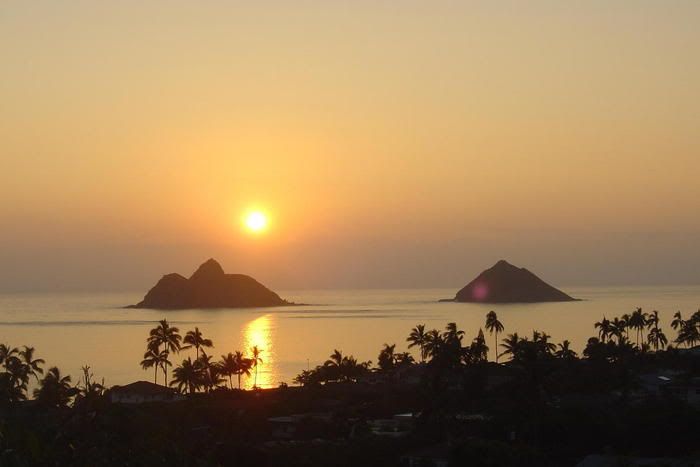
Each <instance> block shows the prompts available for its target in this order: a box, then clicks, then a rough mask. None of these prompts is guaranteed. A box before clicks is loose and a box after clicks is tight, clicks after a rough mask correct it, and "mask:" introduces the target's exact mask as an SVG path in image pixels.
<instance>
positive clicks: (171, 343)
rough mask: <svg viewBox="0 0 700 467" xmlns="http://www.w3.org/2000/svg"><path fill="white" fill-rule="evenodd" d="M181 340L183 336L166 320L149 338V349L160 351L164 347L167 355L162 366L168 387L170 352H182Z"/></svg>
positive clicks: (152, 331) (159, 324) (153, 330)
mask: <svg viewBox="0 0 700 467" xmlns="http://www.w3.org/2000/svg"><path fill="white" fill-rule="evenodd" d="M181 340H182V336H180V330H179V329H178V328H176V327H175V326H170V324H168V320H166V319H162V320H160V321H159V322H158V326H156V327H155V328H153V329H151V332H150V335H149V337H148V346H149V347H155V349H157V350H160V347H161V346H163V350H164V351H165V353H166V359H165V360H164V361H163V362H162V364H161V368H162V369H163V374H164V376H165V385H166V386H167V385H168V365H170V361H169V360H168V359H167V354H170V352H178V351H179V350H180V341H181Z"/></svg>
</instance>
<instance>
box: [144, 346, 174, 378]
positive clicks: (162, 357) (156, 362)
mask: <svg viewBox="0 0 700 467" xmlns="http://www.w3.org/2000/svg"><path fill="white" fill-rule="evenodd" d="M167 359H168V352H166V351H165V350H160V351H159V350H158V349H157V348H155V347H149V348H148V349H147V350H146V353H144V354H143V360H141V368H143V369H144V370H147V369H148V368H153V383H155V384H158V369H159V368H162V367H163V365H164V363H163V362H164V361H166V360H167Z"/></svg>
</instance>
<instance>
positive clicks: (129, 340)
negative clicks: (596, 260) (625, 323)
mask: <svg viewBox="0 0 700 467" xmlns="http://www.w3.org/2000/svg"><path fill="white" fill-rule="evenodd" d="M562 290H564V291H566V292H567V293H569V294H570V295H572V296H574V297H577V298H580V299H582V300H581V301H577V302H564V303H538V304H517V305H516V304H512V305H511V304H509V305H503V304H500V305H492V304H466V303H438V299H440V298H451V297H453V296H454V293H455V290H454V289H420V290H418V289H410V290H377V289H372V290H291V291H281V292H280V295H281V296H282V297H283V298H286V299H288V300H291V301H295V302H299V303H310V304H312V305H305V306H295V307H280V308H255V309H213V310H199V309H192V310H177V311H163V310H138V309H124V308H122V307H123V306H124V305H128V304H132V303H136V302H138V301H139V300H140V299H141V298H142V294H141V293H102V294H68V293H66V294H4V295H0V342H3V343H7V344H10V345H12V346H15V347H17V346H22V345H28V346H32V347H35V348H36V356H37V357H38V358H43V359H44V360H46V367H49V366H58V367H59V368H60V369H61V370H62V372H64V373H66V374H70V375H71V376H72V377H73V381H74V382H76V381H77V379H78V377H79V376H80V374H81V372H80V368H81V367H82V366H83V365H89V366H90V367H91V369H92V371H93V373H94V374H95V376H96V378H97V379H98V380H101V379H102V378H104V381H105V384H106V385H108V386H112V385H122V384H127V383H130V382H133V381H138V380H148V381H152V380H153V372H152V371H151V370H148V371H144V370H142V369H141V367H140V365H139V363H140V361H141V359H142V357H143V353H144V350H145V342H146V338H147V336H148V332H149V330H150V329H151V328H152V327H153V326H154V325H155V324H156V322H157V321H158V320H160V319H163V318H166V319H167V320H168V321H169V322H171V323H172V324H173V325H174V326H177V327H178V328H179V329H180V331H181V334H183V335H184V333H185V332H187V331H188V330H190V329H194V327H195V326H197V327H199V329H200V330H201V331H202V333H203V334H204V336H205V337H208V338H210V339H212V340H213V341H214V348H213V349H207V353H209V354H213V355H214V356H215V359H219V358H220V356H221V355H222V354H225V353H228V352H234V351H236V350H241V351H243V352H247V351H248V350H249V349H250V347H252V346H253V345H257V346H258V347H259V348H261V349H262V350H263V352H262V355H261V356H262V359H263V363H262V364H261V366H260V367H259V374H258V385H259V386H262V387H275V386H277V385H279V384H280V383H281V382H286V383H288V384H292V379H293V378H294V376H296V375H297V374H299V373H300V372H301V371H302V370H305V369H307V368H309V367H311V368H313V367H314V366H316V365H318V364H321V363H323V361H325V360H326V359H327V358H328V356H329V355H330V354H331V353H332V352H333V351H334V349H338V350H341V351H342V352H343V354H348V355H350V354H351V355H354V356H355V357H356V358H358V359H359V360H362V361H364V360H372V361H373V362H376V360H377V355H378V353H379V350H380V348H381V347H382V346H383V344H385V343H387V344H397V346H396V349H397V351H404V350H406V337H407V336H408V334H409V332H410V330H411V328H413V327H414V326H415V325H416V324H419V323H423V324H425V325H426V327H427V328H428V329H432V328H436V329H443V328H444V327H445V324H447V323H448V322H451V321H454V322H456V323H457V324H458V326H459V327H460V328H461V329H463V330H464V331H465V333H466V335H465V339H469V340H471V339H472V338H473V337H475V336H476V334H477V333H478V331H479V328H482V327H483V326H484V320H485V315H486V313H487V312H488V311H490V310H494V311H496V313H497V314H498V316H499V319H500V321H501V322H502V323H503V324H504V326H505V331H504V335H505V334H507V333H512V332H517V333H519V334H521V335H531V334H532V331H533V330H541V331H546V332H547V333H548V334H550V335H551V336H552V340H553V341H554V342H557V343H558V342H560V341H562V340H564V339H568V340H570V341H571V342H572V347H573V348H574V349H575V350H576V351H578V352H580V351H581V350H582V348H583V346H584V345H585V343H586V340H587V339H588V337H590V336H592V335H595V334H596V331H595V329H594V323H595V322H596V321H598V320H600V319H601V318H602V317H603V315H605V316H607V317H608V318H612V317H614V316H619V315H622V314H624V313H631V312H632V311H633V310H634V309H635V308H637V307H642V308H643V309H644V310H645V311H647V312H651V311H652V310H658V311H659V313H660V316H661V327H662V328H663V330H664V331H665V332H666V335H667V336H668V337H669V340H672V339H673V338H675V335H676V333H675V332H674V331H673V330H672V329H671V327H670V321H671V317H672V315H673V313H675V312H676V311H678V310H680V311H681V312H682V313H683V315H684V316H685V317H687V316H689V315H690V314H692V313H693V312H694V311H696V310H697V309H698V308H700V286H673V287H668V286H664V287H562ZM485 333H486V339H487V344H488V345H489V347H490V351H489V357H490V358H491V359H493V356H494V336H491V335H489V334H488V333H487V332H486V331H485ZM499 340H500V336H499ZM189 355H192V356H193V355H194V350H187V351H183V352H181V353H180V354H179V355H174V356H172V358H171V360H172V361H173V363H174V364H177V363H178V362H179V361H181V360H182V359H183V358H186V357H187V356H189ZM414 355H415V356H416V358H418V355H417V352H416V351H415V349H414ZM159 378H160V381H162V375H161V376H159ZM252 384H253V380H252V377H251V378H249V379H247V380H244V385H245V386H246V387H250V386H251V385H252Z"/></svg>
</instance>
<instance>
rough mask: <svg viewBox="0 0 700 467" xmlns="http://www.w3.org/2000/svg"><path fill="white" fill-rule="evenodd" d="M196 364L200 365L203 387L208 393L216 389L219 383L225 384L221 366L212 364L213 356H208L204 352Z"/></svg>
mask: <svg viewBox="0 0 700 467" xmlns="http://www.w3.org/2000/svg"><path fill="white" fill-rule="evenodd" d="M195 364H197V365H199V368H200V371H201V376H202V385H203V386H204V387H205V388H206V389H207V392H209V391H211V390H212V389H214V387H216V386H217V385H219V383H222V382H224V380H223V379H222V378H221V373H220V371H219V366H218V365H217V364H216V363H212V361H211V356H210V355H207V354H206V352H204V351H202V355H200V357H199V359H198V360H197V361H196V362H195Z"/></svg>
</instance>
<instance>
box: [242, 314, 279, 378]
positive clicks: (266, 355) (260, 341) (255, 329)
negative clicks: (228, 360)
mask: <svg viewBox="0 0 700 467" xmlns="http://www.w3.org/2000/svg"><path fill="white" fill-rule="evenodd" d="M272 320H273V317H272V315H269V314H267V315H263V316H261V317H259V318H257V319H254V320H253V321H250V322H249V323H248V324H246V326H245V328H244V329H243V348H244V353H245V356H246V357H250V356H251V355H252V350H251V349H252V348H253V346H257V347H258V349H260V350H261V351H262V352H261V353H260V358H262V360H263V361H262V363H260V364H259V365H258V377H257V386H258V387H260V388H269V387H275V386H277V384H278V383H279V381H276V380H275V375H276V372H275V371H274V370H275V348H274V345H273V339H272V328H273V326H272ZM254 385H255V369H254V368H251V372H250V378H246V379H245V382H244V386H245V388H246V389H250V388H252V387H253V386H254Z"/></svg>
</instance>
